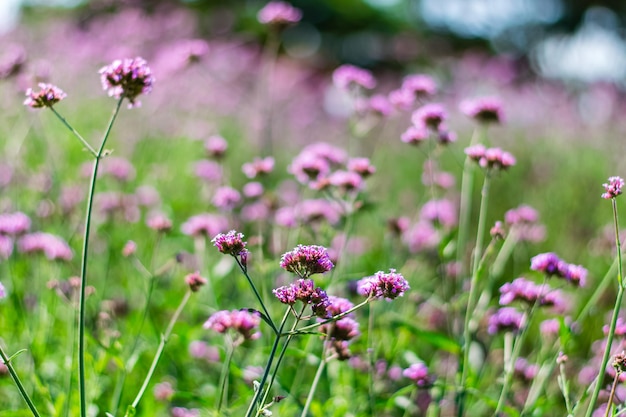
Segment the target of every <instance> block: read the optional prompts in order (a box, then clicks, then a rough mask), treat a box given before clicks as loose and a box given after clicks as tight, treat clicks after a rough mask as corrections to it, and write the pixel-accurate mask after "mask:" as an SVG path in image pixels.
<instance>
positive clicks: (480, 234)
mask: <svg viewBox="0 0 626 417" xmlns="http://www.w3.org/2000/svg"><path fill="white" fill-rule="evenodd" d="M490 183H491V179H490V173H489V171H487V172H486V174H485V181H484V182H483V188H482V193H481V195H482V198H481V201H480V212H479V215H478V230H477V232H476V246H475V247H474V256H473V259H472V279H471V282H470V293H469V298H468V300H467V308H466V309H465V322H464V325H463V362H461V366H462V371H461V383H460V390H461V392H460V393H459V399H458V402H459V403H458V410H457V411H458V412H457V415H458V416H462V415H463V414H464V411H465V392H466V386H465V384H466V383H467V376H468V373H469V351H470V345H471V343H470V338H471V334H470V333H471V332H470V320H471V316H472V309H473V308H474V304H475V298H476V294H477V293H478V289H477V288H478V275H479V266H480V259H481V257H482V247H483V240H484V234H485V225H486V220H487V206H488V202H489V185H490Z"/></svg>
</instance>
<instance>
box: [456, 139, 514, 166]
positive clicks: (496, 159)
mask: <svg viewBox="0 0 626 417" xmlns="http://www.w3.org/2000/svg"><path fill="white" fill-rule="evenodd" d="M465 154H466V155H467V156H468V157H469V158H470V159H472V160H474V161H476V162H477V163H478V165H480V166H481V167H482V168H488V169H501V170H504V169H507V168H509V167H511V166H513V165H515V162H516V161H515V157H514V156H513V155H512V154H510V153H509V152H505V151H503V150H502V149H500V148H485V147H484V146H483V145H480V144H479V145H473V146H470V147H468V148H466V149H465Z"/></svg>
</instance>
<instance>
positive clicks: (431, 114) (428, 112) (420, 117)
mask: <svg viewBox="0 0 626 417" xmlns="http://www.w3.org/2000/svg"><path fill="white" fill-rule="evenodd" d="M447 118H448V113H447V112H446V109H445V108H444V107H443V105H442V104H438V103H431V104H426V105H424V106H422V107H420V108H419V109H417V110H415V111H414V112H413V114H412V115H411V121H412V122H413V124H414V125H415V126H426V127H428V128H430V129H432V130H434V131H437V130H438V129H439V126H440V125H441V124H442V123H443V122H444V120H446V119H447Z"/></svg>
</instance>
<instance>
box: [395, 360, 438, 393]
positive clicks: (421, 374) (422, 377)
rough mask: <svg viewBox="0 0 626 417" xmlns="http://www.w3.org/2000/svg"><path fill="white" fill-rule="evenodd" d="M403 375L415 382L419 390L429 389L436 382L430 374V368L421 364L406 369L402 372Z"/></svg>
mask: <svg viewBox="0 0 626 417" xmlns="http://www.w3.org/2000/svg"><path fill="white" fill-rule="evenodd" d="M402 375H404V376H405V377H406V378H408V379H410V380H411V381H413V382H415V384H416V385H417V386H418V387H419V388H429V387H431V386H432V385H433V383H434V382H435V378H434V377H433V376H432V375H430V374H429V373H428V367H427V366H426V365H425V364H423V363H421V362H418V363H414V364H413V365H411V366H409V367H408V368H406V369H405V370H404V371H402Z"/></svg>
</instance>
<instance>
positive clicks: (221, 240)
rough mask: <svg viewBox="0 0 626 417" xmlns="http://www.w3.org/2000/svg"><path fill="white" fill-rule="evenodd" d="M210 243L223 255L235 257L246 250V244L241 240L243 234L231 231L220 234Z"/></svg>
mask: <svg viewBox="0 0 626 417" xmlns="http://www.w3.org/2000/svg"><path fill="white" fill-rule="evenodd" d="M211 242H213V245H214V246H215V247H216V248H217V250H219V251H220V252H221V253H223V254H225V255H232V256H237V255H239V254H240V253H241V252H243V251H244V250H246V242H245V241H244V240H243V233H238V232H236V231H235V230H231V231H230V232H228V233H220V234H218V235H217V236H215V237H214V238H213V239H212V240H211Z"/></svg>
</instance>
